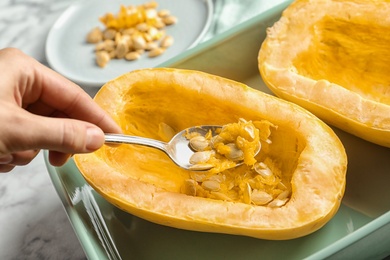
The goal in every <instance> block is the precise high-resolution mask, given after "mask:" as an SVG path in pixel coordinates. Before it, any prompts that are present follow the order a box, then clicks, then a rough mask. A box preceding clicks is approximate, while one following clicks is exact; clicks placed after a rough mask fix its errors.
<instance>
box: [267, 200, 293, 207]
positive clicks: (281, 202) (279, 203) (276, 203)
mask: <svg viewBox="0 0 390 260" xmlns="http://www.w3.org/2000/svg"><path fill="white" fill-rule="evenodd" d="M287 201H288V198H285V199H274V200H273V201H271V202H270V203H268V207H271V208H278V207H281V206H284V205H285V204H286V203H287Z"/></svg>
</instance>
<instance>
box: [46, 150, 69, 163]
mask: <svg viewBox="0 0 390 260" xmlns="http://www.w3.org/2000/svg"><path fill="white" fill-rule="evenodd" d="M70 156H71V155H70V154H67V153H61V152H57V151H49V162H50V164H51V165H53V166H61V165H63V164H65V163H66V162H67V161H68V160H69V158H70Z"/></svg>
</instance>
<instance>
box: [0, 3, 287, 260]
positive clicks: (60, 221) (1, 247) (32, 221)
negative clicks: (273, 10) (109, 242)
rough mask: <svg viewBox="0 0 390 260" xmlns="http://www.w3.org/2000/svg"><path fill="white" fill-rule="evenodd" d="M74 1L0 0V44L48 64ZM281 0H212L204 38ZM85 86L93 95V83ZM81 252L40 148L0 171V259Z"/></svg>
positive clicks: (76, 256) (71, 255)
mask: <svg viewBox="0 0 390 260" xmlns="http://www.w3.org/2000/svg"><path fill="white" fill-rule="evenodd" d="M74 1H76V0H1V1H0V49H1V48H4V47H16V48H19V49H21V50H22V51H24V52H25V53H27V54H28V55H30V56H32V57H34V58H35V59H37V60H38V61H40V62H42V63H43V64H47V62H46V57H45V54H44V48H45V40H46V37H47V33H48V31H49V29H50V27H51V26H52V24H53V23H54V22H55V21H56V19H57V18H58V17H59V15H60V14H61V13H62V12H63V11H64V10H65V9H66V8H67V7H68V6H69V5H70V4H72V2H74ZM280 2H283V1H282V0H278V1H268V0H263V1H258V0H217V2H216V6H215V12H216V13H217V14H221V13H222V14H226V13H227V14H229V15H225V16H222V18H221V19H220V20H218V23H216V24H215V26H212V28H211V30H210V33H209V34H208V35H207V36H206V38H210V37H212V36H213V35H214V34H215V33H219V32H221V31H224V30H226V29H227V28H229V27H231V26H232V25H235V24H237V23H238V22H241V21H243V20H245V19H247V18H250V17H251V16H253V15H255V14H257V13H259V12H261V11H262V10H264V9H265V8H268V7H270V6H271V5H276V4H277V3H280ZM235 17H236V18H235ZM225 18H227V19H225ZM86 91H87V92H89V93H90V94H91V95H93V92H94V91H96V89H95V90H94V89H92V90H91V89H86ZM85 258H86V257H85V254H84V252H83V250H82V248H81V245H80V244H79V241H78V239H77V237H76V235H75V233H74V231H73V229H72V227H71V225H70V222H69V221H68V219H67V216H66V213H65V210H64V209H63V207H62V203H61V201H60V199H59V198H58V196H57V193H56V191H55V189H54V187H53V185H52V183H51V180H50V178H49V175H48V174H47V170H46V167H45V164H44V160H43V153H42V152H41V153H40V154H39V155H38V156H37V158H36V159H34V161H32V162H31V163H30V164H29V165H27V166H23V167H17V168H15V169H14V170H13V171H11V172H9V173H5V174H0V259H85Z"/></svg>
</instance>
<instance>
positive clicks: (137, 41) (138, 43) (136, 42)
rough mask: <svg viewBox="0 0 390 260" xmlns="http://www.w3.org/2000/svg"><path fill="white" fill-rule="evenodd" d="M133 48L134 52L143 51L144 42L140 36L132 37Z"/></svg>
mask: <svg viewBox="0 0 390 260" xmlns="http://www.w3.org/2000/svg"><path fill="white" fill-rule="evenodd" d="M132 42H133V47H134V49H136V50H144V49H145V46H146V41H145V39H144V37H142V36H141V35H139V34H138V35H133V37H132Z"/></svg>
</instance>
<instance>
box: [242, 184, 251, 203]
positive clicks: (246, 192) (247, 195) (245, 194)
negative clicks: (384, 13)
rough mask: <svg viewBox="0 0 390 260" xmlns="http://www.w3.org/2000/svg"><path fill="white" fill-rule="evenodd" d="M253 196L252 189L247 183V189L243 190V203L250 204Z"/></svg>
mask: <svg viewBox="0 0 390 260" xmlns="http://www.w3.org/2000/svg"><path fill="white" fill-rule="evenodd" d="M251 195H252V188H251V186H250V185H249V183H246V184H245V187H244V190H243V193H242V200H243V202H244V203H246V204H250V203H251V201H252V199H251Z"/></svg>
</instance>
